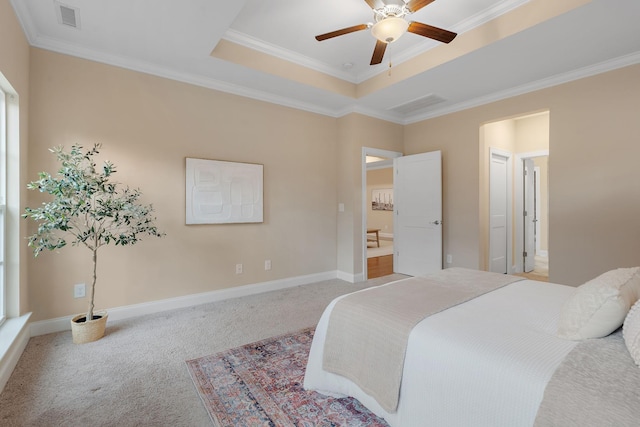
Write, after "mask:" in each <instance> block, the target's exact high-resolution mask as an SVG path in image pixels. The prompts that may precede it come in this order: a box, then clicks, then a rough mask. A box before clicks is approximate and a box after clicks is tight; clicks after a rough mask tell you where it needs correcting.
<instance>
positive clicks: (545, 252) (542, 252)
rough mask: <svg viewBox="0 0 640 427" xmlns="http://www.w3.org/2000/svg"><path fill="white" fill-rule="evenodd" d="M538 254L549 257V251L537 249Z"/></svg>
mask: <svg viewBox="0 0 640 427" xmlns="http://www.w3.org/2000/svg"><path fill="white" fill-rule="evenodd" d="M538 255H540V256H541V257H545V258H549V251H542V250H540V251H538Z"/></svg>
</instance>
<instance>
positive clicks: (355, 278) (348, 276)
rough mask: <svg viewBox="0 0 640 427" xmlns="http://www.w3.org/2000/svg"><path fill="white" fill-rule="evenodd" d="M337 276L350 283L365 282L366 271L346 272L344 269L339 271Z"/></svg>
mask: <svg viewBox="0 0 640 427" xmlns="http://www.w3.org/2000/svg"><path fill="white" fill-rule="evenodd" d="M337 278H338V279H340V280H344V281H345V282H349V283H358V282H363V281H364V280H365V279H364V273H358V274H352V273H345V272H344V271H338V276H337Z"/></svg>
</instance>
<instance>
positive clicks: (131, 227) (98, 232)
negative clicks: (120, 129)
mask: <svg viewBox="0 0 640 427" xmlns="http://www.w3.org/2000/svg"><path fill="white" fill-rule="evenodd" d="M100 148H101V145H100V144H95V145H94V146H93V148H91V149H89V150H87V151H83V148H82V146H80V145H73V146H72V147H71V151H69V152H67V151H65V150H64V147H62V146H59V147H55V148H52V149H50V151H51V152H52V153H53V154H54V155H55V156H56V158H57V159H58V162H59V163H60V164H61V167H60V169H59V170H58V175H57V176H56V177H54V176H51V174H49V173H47V172H41V173H40V174H39V175H38V177H39V179H38V180H37V181H33V182H31V183H29V184H28V185H27V188H28V189H29V190H38V191H40V192H42V193H47V194H50V195H51V196H53V200H51V201H49V202H46V203H43V204H42V206H40V207H37V208H26V209H25V213H24V214H23V215H22V216H23V217H24V218H31V219H33V220H35V221H37V222H38V231H37V232H36V233H34V234H33V235H31V236H29V246H31V247H33V248H34V249H33V250H34V254H35V255H36V256H37V255H38V254H39V253H40V252H42V251H43V250H45V249H49V250H55V249H59V248H62V247H64V246H65V245H66V244H67V242H66V240H65V238H68V239H69V240H70V241H71V244H73V245H84V246H86V247H87V248H89V249H91V250H95V249H98V248H99V247H101V246H104V245H107V244H110V243H113V244H115V245H133V244H135V243H137V242H138V241H139V240H140V238H141V236H142V235H151V236H157V237H161V236H162V235H163V234H164V233H161V232H159V231H158V229H157V227H156V226H155V224H154V222H155V219H156V218H155V217H153V216H152V212H153V207H152V205H142V204H140V203H139V199H140V196H141V195H142V193H141V192H140V190H139V189H131V188H129V187H122V186H120V185H119V183H115V182H111V181H110V179H111V177H112V175H113V174H114V173H115V172H116V167H115V165H113V164H112V163H111V162H109V161H106V162H104V164H103V165H102V167H101V168H97V167H96V162H95V160H94V157H95V156H96V155H97V154H99V150H100Z"/></svg>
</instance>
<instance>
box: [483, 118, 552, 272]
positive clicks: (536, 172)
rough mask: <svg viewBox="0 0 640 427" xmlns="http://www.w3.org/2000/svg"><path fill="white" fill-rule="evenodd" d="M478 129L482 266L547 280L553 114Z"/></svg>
mask: <svg viewBox="0 0 640 427" xmlns="http://www.w3.org/2000/svg"><path fill="white" fill-rule="evenodd" d="M480 131H481V134H480V135H481V142H480V143H481V152H484V153H485V154H484V157H483V158H482V157H481V162H483V163H484V164H483V165H482V166H481V168H480V171H481V172H480V173H481V175H480V181H481V182H482V183H484V184H481V188H484V195H485V199H484V200H486V202H484V204H483V203H481V205H482V206H481V211H480V212H481V218H484V220H483V222H484V223H485V224H486V225H484V226H483V227H484V231H483V234H482V235H483V236H485V237H484V239H486V240H484V242H485V243H484V245H486V246H484V247H485V248H486V249H485V251H486V252H485V255H484V259H485V264H484V265H485V266H486V269H487V270H490V271H496V272H501V273H502V272H506V273H509V274H531V275H535V277H532V278H535V279H537V280H543V281H545V280H548V276H549V251H548V242H549V235H548V233H549V232H548V230H549V228H548V225H549V214H548V212H549V209H548V197H549V196H548V194H549V181H548V160H549V111H543V112H538V113H533V114H528V115H523V116H520V117H515V118H511V119H507V120H501V121H497V122H491V123H487V124H485V125H483V126H482V127H481V128H480ZM501 162H502V163H504V165H503V164H502V163H501ZM496 165H498V166H500V167H501V168H497V167H496V168H494V166H496ZM498 180H500V182H498ZM496 192H501V194H500V195H497V194H496ZM483 209H484V210H483ZM498 226H500V227H498ZM505 261H506V262H505ZM505 267H506V268H505Z"/></svg>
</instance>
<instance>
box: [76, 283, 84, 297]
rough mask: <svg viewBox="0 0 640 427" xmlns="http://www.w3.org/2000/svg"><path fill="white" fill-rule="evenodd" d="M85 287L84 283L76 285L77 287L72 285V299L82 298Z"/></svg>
mask: <svg viewBox="0 0 640 427" xmlns="http://www.w3.org/2000/svg"><path fill="white" fill-rule="evenodd" d="M86 290H87V287H86V286H85V284H84V283H78V284H77V285H73V297H74V298H84V297H85V295H86Z"/></svg>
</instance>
